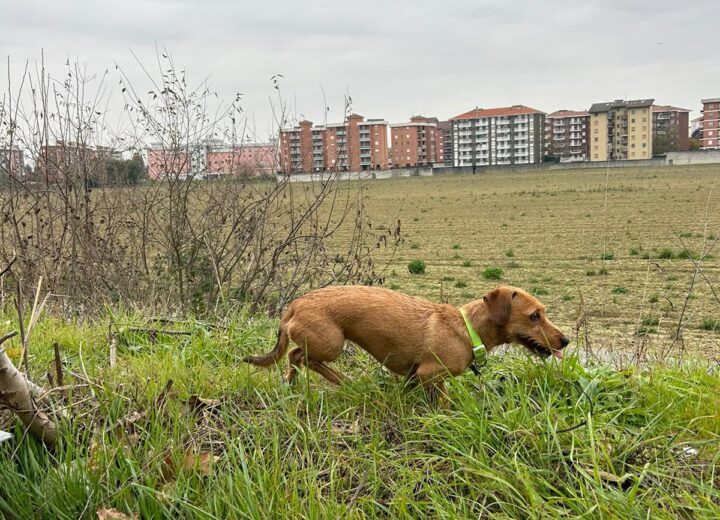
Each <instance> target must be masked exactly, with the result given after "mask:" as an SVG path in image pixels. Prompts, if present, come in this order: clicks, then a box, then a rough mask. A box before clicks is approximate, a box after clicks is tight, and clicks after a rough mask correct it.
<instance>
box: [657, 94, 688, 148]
mask: <svg viewBox="0 0 720 520" xmlns="http://www.w3.org/2000/svg"><path fill="white" fill-rule="evenodd" d="M689 119H690V111H689V110H686V109H684V108H677V107H673V106H669V105H667V106H663V105H653V107H652V128H653V132H652V135H653V151H655V150H658V152H659V153H663V152H665V151H667V152H687V151H688V149H689V148H690V128H689V127H690V121H689Z"/></svg>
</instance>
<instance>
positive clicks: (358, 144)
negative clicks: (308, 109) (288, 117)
mask: <svg viewBox="0 0 720 520" xmlns="http://www.w3.org/2000/svg"><path fill="white" fill-rule="evenodd" d="M387 141H388V123H387V121H385V120H383V119H368V120H365V118H364V117H363V116H361V115H358V114H350V115H349V116H347V118H346V119H345V122H343V123H334V124H328V125H325V126H313V124H312V122H310V121H300V123H298V125H297V126H296V127H294V128H286V129H283V130H281V131H280V160H279V164H280V171H281V172H283V173H284V174H291V173H313V172H324V171H351V172H358V171H366V170H385V169H387V168H388V142H387Z"/></svg>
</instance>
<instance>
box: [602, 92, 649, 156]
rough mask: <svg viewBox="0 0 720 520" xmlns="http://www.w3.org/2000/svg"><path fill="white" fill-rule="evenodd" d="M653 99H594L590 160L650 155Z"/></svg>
mask: <svg viewBox="0 0 720 520" xmlns="http://www.w3.org/2000/svg"><path fill="white" fill-rule="evenodd" d="M654 101H655V100H654V99H635V100H628V101H625V100H622V99H616V100H615V101H609V102H606V103H595V104H594V105H592V106H591V107H590V110H589V112H590V160H591V161H608V160H612V161H624V160H629V161H633V160H640V159H650V158H651V157H652V135H653V134H652V106H653V102H654Z"/></svg>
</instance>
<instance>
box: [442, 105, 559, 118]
mask: <svg viewBox="0 0 720 520" xmlns="http://www.w3.org/2000/svg"><path fill="white" fill-rule="evenodd" d="M544 113H545V112H541V111H540V110H536V109H534V108H530V107H526V106H525V105H513V106H511V107H500V108H475V109H473V110H469V111H468V112H465V113H464V114H460V115H457V116H455V117H451V118H450V121H457V120H459V119H478V118H481V117H502V116H524V115H527V114H544Z"/></svg>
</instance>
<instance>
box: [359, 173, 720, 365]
mask: <svg viewBox="0 0 720 520" xmlns="http://www.w3.org/2000/svg"><path fill="white" fill-rule="evenodd" d="M719 177H720V167H718V166H704V167H674V168H628V169H611V170H609V171H606V170H602V169H601V170H574V171H556V172H539V173H535V172H529V173H512V172H502V173H500V172H497V173H489V174H483V175H476V176H468V175H465V176H449V177H432V178H419V177H418V178H409V179H408V178H403V179H392V180H381V181H372V182H368V183H367V194H368V202H367V212H368V214H369V215H370V217H371V218H372V220H373V222H390V221H392V219H393V218H394V217H398V216H399V217H400V219H401V221H402V225H403V232H404V233H405V235H406V241H405V244H404V246H402V247H401V249H400V251H398V253H397V255H396V257H395V258H394V260H393V262H392V265H391V267H390V269H389V270H388V276H387V280H386V284H387V285H388V286H392V287H393V288H397V289H398V290H401V291H404V292H407V293H411V294H416V295H420V296H425V297H428V298H430V299H433V300H439V299H440V286H441V280H442V279H443V278H446V279H448V278H452V279H455V280H461V281H463V282H464V283H462V284H453V283H447V282H444V283H443V286H444V287H443V295H444V297H447V298H449V302H450V303H451V304H461V303H463V302H464V301H466V300H468V299H469V298H472V297H476V296H480V295H482V294H484V293H485V292H486V291H487V290H488V289H489V288H491V287H492V286H494V285H495V284H496V283H498V282H497V281H495V280H487V279H485V278H484V277H483V276H482V273H483V272H484V271H485V270H486V269H488V268H490V267H500V268H502V279H501V282H502V283H509V284H514V285H518V286H521V287H524V288H526V289H528V290H531V291H533V292H535V293H536V294H538V295H539V296H540V297H541V299H542V300H543V301H544V302H545V303H546V304H547V305H548V308H549V312H550V315H551V316H553V318H556V321H557V322H558V323H560V324H561V325H562V326H564V327H565V328H566V329H571V328H573V327H574V326H575V323H576V321H577V320H578V318H579V317H580V316H581V314H582V310H583V309H584V308H585V306H586V307H587V316H586V317H587V320H586V323H587V325H588V327H589V328H590V329H591V332H592V334H591V335H590V338H591V339H592V342H591V343H592V345H591V346H593V347H594V348H596V349H600V348H602V350H605V351H623V352H628V351H635V350H637V349H638V348H639V347H641V346H642V349H647V351H648V352H650V353H652V352H659V351H662V350H663V349H665V348H667V347H668V346H669V344H670V343H671V342H672V339H673V338H674V336H675V333H676V329H677V324H678V320H679V319H680V313H681V309H682V306H683V303H684V301H685V297H686V294H687V291H688V285H689V282H690V279H691V277H692V274H693V269H694V268H693V263H692V262H691V261H690V260H689V259H687V258H686V257H685V255H684V254H683V252H684V247H683V244H682V243H681V241H680V239H682V242H684V243H685V244H686V245H687V247H688V249H689V250H690V251H691V252H692V253H694V254H698V253H700V252H701V251H702V250H703V247H709V246H710V245H711V244H712V242H713V239H714V238H715V237H717V236H718V234H720V182H718V184H717V185H715V186H714V190H712V189H713V185H714V183H715V182H716V180H717V179H718V178H719ZM675 232H677V234H678V235H679V236H680V238H678V237H677V236H676V235H675ZM667 250H671V251H673V255H667ZM508 251H512V254H511V255H508V254H507V252H508ZM710 255H711V257H708V258H706V259H705V260H704V261H703V262H702V264H701V266H702V268H703V273H704V274H705V276H706V277H707V280H708V281H709V282H710V283H711V284H712V285H713V286H714V287H715V290H716V292H720V291H718V289H720V268H719V264H718V262H717V258H718V257H720V246H719V247H716V248H715V249H714V250H713V251H712V252H711V253H710ZM668 256H671V258H668ZM415 259H422V260H424V261H425V263H426V265H427V269H426V273H425V274H424V275H422V276H413V275H411V274H410V273H409V272H408V270H407V267H406V266H407V263H408V262H409V261H411V260H415ZM588 272H594V274H595V276H588V275H587V273H588ZM465 283H466V284H467V286H465ZM453 285H454V287H453ZM458 285H460V286H462V287H458ZM618 288H622V289H623V290H620V289H618ZM624 289H626V291H625V290H624ZM718 310H719V303H718V302H717V301H716V300H715V299H714V297H713V295H712V293H711V291H710V288H709V285H708V283H707V282H706V281H705V280H704V279H703V278H702V277H698V281H697V283H696V284H695V287H694V289H693V291H692V295H691V297H690V299H689V300H688V307H687V309H686V311H685V315H684V319H685V320H686V323H684V326H683V337H684V343H685V346H686V347H687V349H689V350H692V351H694V352H703V353H708V354H710V353H712V352H717V349H718V346H720V334H718V333H717V332H715V331H708V330H704V329H703V327H702V323H703V320H706V319H710V318H712V317H713V316H716V315H717V314H718ZM647 318H653V319H657V320H658V322H659V327H658V332H657V333H649V334H647V335H642V334H641V335H639V336H638V335H637V334H636V331H637V330H638V328H639V325H641V324H642V322H643V320H645V319H647ZM681 346H682V344H681V342H677V343H676V348H681Z"/></svg>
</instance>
